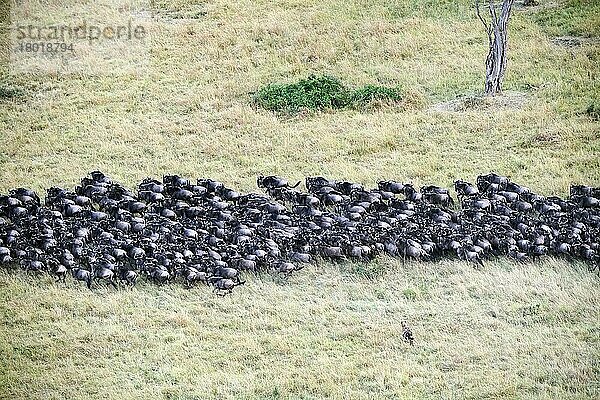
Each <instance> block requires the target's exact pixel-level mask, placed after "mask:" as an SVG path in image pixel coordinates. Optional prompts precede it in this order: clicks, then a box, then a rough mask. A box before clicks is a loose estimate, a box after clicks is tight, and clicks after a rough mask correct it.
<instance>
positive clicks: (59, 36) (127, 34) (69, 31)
mask: <svg viewBox="0 0 600 400" xmlns="http://www.w3.org/2000/svg"><path fill="white" fill-rule="evenodd" d="M16 31H17V32H16V34H17V40H26V39H31V40H55V41H61V42H65V41H73V40H88V41H89V42H90V43H93V42H94V41H100V40H143V39H144V38H145V37H146V28H145V27H144V26H143V25H133V23H132V21H131V20H129V21H128V23H127V25H117V26H110V25H109V26H97V25H91V24H90V25H88V24H87V23H86V22H83V23H82V24H79V25H77V26H74V27H73V26H69V25H53V26H36V25H31V24H29V25H18V26H17V27H16Z"/></svg>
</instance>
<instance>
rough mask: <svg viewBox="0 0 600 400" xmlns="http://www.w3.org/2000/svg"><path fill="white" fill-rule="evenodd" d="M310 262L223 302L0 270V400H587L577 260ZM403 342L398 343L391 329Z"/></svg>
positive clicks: (591, 306) (587, 345)
mask: <svg viewBox="0 0 600 400" xmlns="http://www.w3.org/2000/svg"><path fill="white" fill-rule="evenodd" d="M378 265H379V267H380V268H381V269H382V271H379V274H377V276H376V277H373V278H372V279H368V278H365V277H358V276H357V275H356V271H355V267H359V266H354V267H353V266H350V267H349V266H343V267H335V266H321V267H311V268H308V270H305V271H303V272H302V273H300V274H297V275H295V276H293V277H292V278H291V279H290V281H289V282H287V283H284V282H279V281H277V280H273V279H271V278H269V277H265V279H264V280H257V279H251V280H250V281H249V282H248V283H247V285H246V286H245V287H243V288H241V289H240V290H237V291H236V293H235V295H234V296H230V297H227V298H224V299H217V298H215V297H214V296H211V295H210V294H209V293H208V291H207V290H206V289H201V288H198V289H192V290H185V289H182V288H181V287H180V286H179V285H176V286H171V287H167V288H158V287H155V286H153V285H140V286H139V287H137V288H136V289H134V290H133V291H119V292H114V291H113V290H111V289H99V290H98V291H97V292H96V293H90V292H89V291H88V290H87V289H85V288H84V287H77V286H76V285H75V284H72V283H68V284H67V287H66V288H65V287H63V286H62V285H56V284H52V283H51V281H50V280H49V279H45V280H42V281H40V280H39V278H33V277H26V276H24V275H17V276H15V275H14V273H11V274H6V273H2V274H1V275H0V288H1V290H0V296H1V298H0V304H1V305H0V315H2V323H3V326H4V327H5V329H4V330H3V331H2V334H0V349H1V352H2V353H3V354H2V355H3V357H2V358H1V359H0V360H1V361H0V369H1V370H2V371H3V374H2V378H0V387H2V388H3V389H2V391H1V392H0V396H1V395H2V393H3V395H4V396H5V397H6V398H32V399H42V398H43V399H49V398H57V399H59V398H69V399H89V398H106V397H108V398H119V399H134V398H167V399H171V398H181V399H192V398H193V399H196V398H197V399H200V398H315V399H317V398H325V397H333V398H385V397H387V398H415V397H423V398H525V397H526V398H532V399H533V398H540V399H542V398H548V399H550V398H593V397H594V396H597V395H598V390H599V389H600V388H599V386H598V385H599V383H600V382H599V381H598V373H599V371H598V358H599V357H600V349H599V348H598V344H599V341H600V327H599V326H598V321H599V320H600V312H599V309H598V307H597V298H598V295H599V294H600V287H599V284H598V279H597V277H595V276H594V275H593V274H590V273H589V272H588V271H587V269H586V268H585V267H584V266H581V265H572V266H571V265H568V264H566V263H564V262H557V261H555V260H547V261H546V262H543V263H541V264H540V265H535V266H533V265H515V264H510V263H506V262H495V263H491V264H490V265H489V266H488V267H487V268H486V269H485V270H484V271H480V272H478V271H475V270H473V268H472V266H471V265H469V264H465V263H459V262H443V263H439V264H408V265H406V266H405V267H400V266H399V264H398V263H397V262H395V261H386V260H384V261H382V262H381V263H380V264H378ZM403 318H406V319H407V320H408V321H409V322H410V325H411V326H412V329H413V332H414V334H415V337H416V345H415V346H414V347H410V346H409V345H408V344H406V343H404V342H403V341H402V338H401V333H402V332H401V327H400V320H401V319H403Z"/></svg>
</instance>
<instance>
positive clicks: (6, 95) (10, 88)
mask: <svg viewBox="0 0 600 400" xmlns="http://www.w3.org/2000/svg"><path fill="white" fill-rule="evenodd" d="M22 95H23V90H22V89H21V88H19V87H16V86H14V85H11V84H8V83H6V82H1V81H0V100H10V99H14V98H17V97H21V96H22Z"/></svg>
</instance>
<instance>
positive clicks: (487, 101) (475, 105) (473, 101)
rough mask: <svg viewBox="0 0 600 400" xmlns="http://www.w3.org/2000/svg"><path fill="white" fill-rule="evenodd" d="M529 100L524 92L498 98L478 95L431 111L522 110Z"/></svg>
mask: <svg viewBox="0 0 600 400" xmlns="http://www.w3.org/2000/svg"><path fill="white" fill-rule="evenodd" d="M528 100H529V96H528V95H527V94H526V93H523V92H513V91H507V92H504V93H502V94H501V95H497V96H485V95H483V94H477V95H469V96H464V97H459V98H457V99H454V100H450V101H445V102H442V103H437V104H434V105H433V106H432V107H431V108H430V110H431V111H438V112H462V111H472V110H487V109H492V108H502V109H522V108H523V107H524V106H525V104H527V101H528Z"/></svg>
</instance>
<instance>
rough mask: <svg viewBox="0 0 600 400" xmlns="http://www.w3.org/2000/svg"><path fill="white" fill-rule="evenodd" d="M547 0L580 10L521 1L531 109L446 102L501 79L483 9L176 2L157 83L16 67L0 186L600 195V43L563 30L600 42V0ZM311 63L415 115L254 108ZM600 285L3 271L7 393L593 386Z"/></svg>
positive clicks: (4, 115) (489, 277)
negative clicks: (513, 183)
mask: <svg viewBox="0 0 600 400" xmlns="http://www.w3.org/2000/svg"><path fill="white" fill-rule="evenodd" d="M106 1H109V0H106ZM69 3H76V2H75V1H70V2H69ZM101 3H102V2H86V4H87V5H86V7H88V10H91V11H90V12H92V11H93V10H94V7H99V5H100V4H101ZM110 3H111V4H113V5H114V4H120V3H126V1H125V0H123V1H117V0H110ZM540 3H542V5H543V4H545V3H548V4H549V3H552V10H555V9H560V10H562V9H563V8H564V9H567V8H568V7H571V8H572V7H574V6H573V4H576V5H575V7H579V8H577V10H579V9H580V10H582V11H581V12H579V11H578V12H577V13H574V14H573V17H569V15H571V14H569V13H565V12H561V13H558V14H548V16H544V18H541V17H539V16H538V14H536V13H537V12H538V11H536V10H526V11H525V10H517V11H516V12H515V14H514V18H513V19H512V22H511V32H510V61H509V70H508V73H507V77H506V89H507V90H511V91H518V92H522V93H524V94H525V95H526V96H527V102H526V104H525V105H524V106H523V107H522V108H517V109H515V108H510V107H507V108H498V109H495V108H488V107H484V108H480V107H471V108H469V109H467V110H465V111H461V112H455V113H447V112H435V111H431V108H432V106H433V105H434V104H437V103H440V102H446V101H450V100H453V99H454V98H457V97H461V96H465V95H467V96H469V95H472V94H474V93H477V92H479V91H480V90H481V88H482V81H481V80H482V75H483V60H484V58H485V41H486V38H485V37H484V32H483V30H482V29H481V27H480V26H479V22H478V21H477V20H476V18H475V17H474V15H473V13H472V10H471V2H470V1H466V0H465V1H462V0H461V1H458V2H456V1H450V0H448V1H435V2H432V1H425V0H402V1H396V2H390V1H384V0H374V1H373V0H371V1H362V0H355V1H351V2H349V1H346V0H327V1H312V0H302V1H299V0H282V1H278V2H272V1H262V0H259V1H256V0H254V1H250V0H243V1H238V2H230V1H224V0H209V1H206V2H193V1H191V0H181V1H177V2H167V1H162V2H158V3H157V7H158V9H159V10H158V11H159V12H158V16H159V19H158V21H157V22H156V23H155V25H154V27H153V32H154V33H155V36H154V38H153V41H152V45H151V50H152V52H151V53H150V54H151V55H150V60H149V61H150V63H149V68H148V69H147V70H145V73H144V74H143V75H142V76H133V75H112V74H100V75H95V76H86V75H77V74H73V75H66V76H65V75H49V74H45V75H44V74H40V75H18V74H17V75H9V74H7V71H8V70H7V69H4V70H3V71H4V72H3V73H2V76H1V77H0V78H1V79H0V84H1V85H5V86H3V87H6V88H11V89H15V90H17V92H15V93H18V95H17V96H11V97H10V98H4V99H0V192H4V191H6V190H8V189H9V188H12V187H15V186H29V187H33V188H35V189H41V188H44V187H49V186H51V185H66V186H72V185H74V184H76V183H77V181H78V179H79V178H80V177H81V176H83V175H85V174H86V173H88V172H89V171H90V170H92V169H97V168H99V169H102V170H103V171H105V172H106V173H107V174H109V175H111V176H112V177H113V178H115V179H118V180H120V181H123V182H125V183H127V184H129V185H132V184H134V183H136V182H138V181H139V180H141V179H142V178H144V177H146V176H161V175H162V174H164V173H167V172H175V173H179V174H182V175H187V176H190V177H213V178H217V179H220V180H222V181H224V182H226V183H228V184H231V185H234V186H236V187H238V188H241V189H244V190H251V189H253V188H254V184H255V176H256V175H258V174H261V173H262V174H280V175H284V176H286V177H287V178H290V179H291V180H293V179H300V178H302V177H304V176H305V175H313V174H315V175H316V174H318V175H326V176H330V177H334V178H338V179H352V180H357V181H361V182H365V183H370V184H372V183H373V182H375V181H376V180H377V179H379V178H387V179H398V180H412V181H414V182H415V183H416V184H421V183H435V184H442V185H449V184H450V183H451V182H452V180H454V179H457V178H464V179H470V180H472V179H473V178H474V177H475V176H476V175H477V174H479V173H482V172H489V171H491V170H493V171H496V172H499V173H503V174H507V175H510V176H511V177H513V178H514V179H515V180H517V181H518V182H521V183H523V184H525V185H527V186H529V187H531V188H532V189H534V190H537V191H540V192H542V193H545V194H561V195H564V194H566V193H567V190H568V186H569V184H570V183H586V184H591V185H596V186H600V157H599V154H600V138H599V134H598V132H599V131H600V123H599V122H598V121H594V120H592V119H591V118H588V117H587V116H586V115H585V114H582V111H585V109H586V108H587V107H588V105H589V104H590V103H592V102H593V101H594V100H595V101H596V102H597V101H598V93H600V83H599V82H600V81H599V80H598V73H599V72H600V68H599V65H600V63H599V62H598V61H599V60H600V58H599V54H600V49H599V48H598V46H597V45H595V44H593V43H592V44H588V45H585V46H578V47H574V48H565V47H562V46H557V45H555V44H553V43H552V40H551V39H552V36H560V35H572V34H573V32H579V33H578V34H581V32H582V31H586V32H589V35H587V36H590V35H591V36H593V35H594V32H597V31H596V28H595V25H594V24H595V21H596V22H597V19H594V15H597V13H596V14H594V12H595V10H596V8H597V6H596V5H595V2H594V1H578V2H576V1H568V2H544V1H540ZM556 3H559V4H556ZM566 3H568V4H566ZM57 4H58V3H57ZM577 4H578V5H577ZM567 6H568V7H567ZM546 9H547V8H544V7H540V8H539V10H540V11H539V12H542V11H544V10H546ZM57 15H61V14H60V11H56V12H54V13H52V12H48V13H46V14H44V15H43V16H42V19H43V18H47V19H52V20H55V19H59V17H58V16H57ZM553 15H559V16H560V18H561V19H560V21H558V22H556V21H555V20H551V18H553ZM565 15H566V16H567V17H565ZM549 18H550V20H548V19H549ZM540 21H541V22H540ZM544 24H546V25H544ZM565 24H566V25H565ZM588 28H589V29H588ZM313 72H314V73H317V74H322V73H326V74H330V75H333V76H337V77H340V78H341V79H343V80H344V82H347V83H348V84H350V85H353V86H361V85H365V84H370V83H376V84H381V85H385V86H399V87H401V88H403V90H404V91H405V92H406V93H408V95H409V99H410V101H411V104H413V107H411V108H409V109H408V110H406V111H405V110H399V109H396V108H393V107H387V108H383V109H381V110H380V111H375V112H359V111H343V112H338V113H322V114H315V115H301V116H297V117H294V118H280V117H278V116H275V115H273V114H272V113H270V112H267V111H261V110H256V109H253V108H252V107H251V106H250V100H251V97H252V95H251V93H252V92H254V91H256V90H257V89H258V88H260V87H262V86H264V85H266V84H268V83H271V82H286V81H288V82H289V81H295V80H297V79H299V78H303V77H306V76H308V75H309V74H310V73H313ZM11 93H12V92H11ZM599 294H600V290H599V287H598V279H597V278H596V277H594V275H592V274H590V273H588V272H587V271H585V268H584V267H582V266H580V265H570V264H569V263H568V262H565V261H560V260H548V261H546V262H544V263H542V264H541V265H537V264H536V265H513V264H508V263H506V262H504V261H498V262H495V263H491V264H490V265H489V266H488V268H486V269H485V271H483V272H477V271H473V270H472V268H471V267H470V266H468V265H464V264H462V263H458V262H444V263H440V264H422V265H417V264H409V265H406V266H403V265H402V264H401V263H399V262H393V261H389V260H384V261H381V262H379V263H376V264H372V265H367V266H365V265H351V266H328V265H320V266H318V267H313V268H308V270H304V271H302V272H301V273H299V274H297V275H295V276H294V277H292V279H291V280H290V282H288V283H287V284H284V283H281V282H275V281H273V280H272V279H271V278H268V277H265V280H264V281H259V280H251V281H250V283H249V284H248V285H247V286H246V287H243V288H240V290H237V291H236V293H235V295H234V296H232V297H228V298H225V299H217V298H215V297H213V296H211V295H210V294H209V293H208V291H207V290H202V289H194V290H190V291H186V290H183V289H181V288H178V287H169V288H156V287H154V286H148V285H141V286H140V287H139V288H137V289H136V290H134V291H132V292H126V291H120V292H117V293H113V292H112V291H102V290H101V291H100V293H94V294H92V293H89V292H87V291H86V290H84V289H83V288H79V287H74V286H72V285H70V284H69V285H68V287H67V288H63V287H59V286H58V285H54V284H52V283H51V282H50V281H48V280H42V281H39V280H37V279H33V278H28V277H24V276H23V275H14V274H12V273H11V274H7V273H3V274H2V275H0V297H2V298H1V299H0V300H1V301H0V321H1V322H0V324H1V326H2V328H3V329H2V330H1V331H0V332H1V333H0V398H10V399H13V398H19V399H20V398H40V399H41V398H44V399H51V398H56V399H62V398H81V399H90V398H124V399H127V398H181V399H191V398H214V397H221V398H226V397H229V398H323V397H337V398H383V397H388V398H414V397H423V398H503V399H504V398H548V399H550V398H551V399H554V398H594V397H598V396H599V392H600V383H599V382H600V378H599V376H600V367H599V365H598V359H599V358H600V357H599V356H600V354H599V352H600V351H599V339H600V325H599V323H598V321H599V320H600V318H599V317H600V315H599V311H598V307H597V299H598V297H599ZM403 317H406V318H407V319H408V320H409V322H410V324H411V325H412V326H413V329H414V331H415V335H416V337H417V346H416V347H415V348H410V347H408V346H407V345H405V344H404V343H402V342H401V340H400V331H399V320H400V319H401V318H403Z"/></svg>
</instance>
